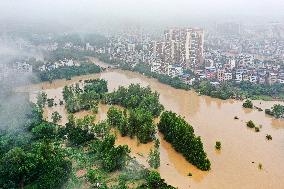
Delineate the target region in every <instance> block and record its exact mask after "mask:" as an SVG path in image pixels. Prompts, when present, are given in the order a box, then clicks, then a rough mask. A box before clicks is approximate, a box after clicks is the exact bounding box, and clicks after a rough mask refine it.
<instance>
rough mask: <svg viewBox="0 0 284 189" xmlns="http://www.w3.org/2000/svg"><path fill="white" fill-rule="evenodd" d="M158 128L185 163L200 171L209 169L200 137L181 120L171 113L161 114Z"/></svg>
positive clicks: (209, 164)
mask: <svg viewBox="0 0 284 189" xmlns="http://www.w3.org/2000/svg"><path fill="white" fill-rule="evenodd" d="M158 128H159V130H160V132H161V133H163V134H164V138H165V140H166V141H168V142H169V143H171V144H172V145H173V147H174V148H175V149H176V151H178V152H180V153H182V154H183V156H184V157H185V158H186V159H187V161H189V162H190V163H192V164H193V165H195V166H196V167H197V168H199V169H201V170H204V171H207V170H209V169H210V166H211V163H210V161H209V159H208V158H207V155H206V153H205V152H204V149H203V144H202V142H201V139H200V137H196V136H195V134H194V129H193V127H192V126H191V125H189V124H188V123H187V122H186V121H185V120H184V119H183V118H181V117H180V116H177V115H176V114H175V113H173V112H169V111H166V112H163V114H162V115H161V119H160V122H159V124H158Z"/></svg>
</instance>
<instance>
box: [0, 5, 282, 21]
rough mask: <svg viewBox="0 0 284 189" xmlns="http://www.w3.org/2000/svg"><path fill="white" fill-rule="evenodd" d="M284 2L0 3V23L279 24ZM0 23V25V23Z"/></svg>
mask: <svg viewBox="0 0 284 189" xmlns="http://www.w3.org/2000/svg"><path fill="white" fill-rule="evenodd" d="M283 18H284V0H0V20H1V22H3V20H4V21H5V20H8V19H14V20H15V19H16V20H18V21H33V20H36V21H41V22H47V21H54V22H65V23H72V22H77V21H79V22H80V21H84V22H85V21H87V22H90V21H92V22H99V23H104V22H105V21H106V20H108V21H110V20H111V21H113V22H116V21H117V22H120V21H132V22H138V23H141V22H142V23H147V22H152V23H154V24H155V23H157V24H158V23H160V22H163V23H165V22H168V23H170V24H174V23H178V22H179V23H189V22H197V21H198V20H203V21H218V20H219V21H227V20H238V19H239V20H247V19H255V20H257V21H261V20H265V21H281V22H283ZM1 22H0V24H1Z"/></svg>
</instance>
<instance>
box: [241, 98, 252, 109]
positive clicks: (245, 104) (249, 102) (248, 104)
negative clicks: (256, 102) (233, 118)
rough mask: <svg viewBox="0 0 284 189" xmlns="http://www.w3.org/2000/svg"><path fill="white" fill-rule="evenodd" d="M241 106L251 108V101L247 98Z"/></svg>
mask: <svg viewBox="0 0 284 189" xmlns="http://www.w3.org/2000/svg"><path fill="white" fill-rule="evenodd" d="M243 107H244V108H251V109H252V108H253V103H252V101H251V100H249V99H247V100H246V101H245V102H244V103H243Z"/></svg>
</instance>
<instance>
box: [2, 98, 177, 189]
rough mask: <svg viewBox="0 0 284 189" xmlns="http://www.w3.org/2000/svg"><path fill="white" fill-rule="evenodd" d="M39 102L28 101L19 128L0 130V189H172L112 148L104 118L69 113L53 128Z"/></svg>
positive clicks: (125, 149) (126, 153)
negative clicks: (64, 119) (27, 106)
mask: <svg viewBox="0 0 284 189" xmlns="http://www.w3.org/2000/svg"><path fill="white" fill-rule="evenodd" d="M40 95H42V94H40ZM39 99H40V98H39ZM39 104H40V103H39ZM41 105H42V106H38V105H35V104H31V109H30V112H27V118H28V119H27V121H26V124H25V126H24V127H23V128H22V129H21V130H18V131H17V130H13V131H8V130H6V131H3V130H1V132H0V139H1V143H0V147H1V148H0V188H3V189H11V188H46V189H49V188H82V186H88V187H90V188H93V187H97V188H104V189H113V188H115V189H127V188H129V184H130V185H131V188H137V189H156V188H161V189H172V188H174V187H172V186H169V185H167V184H166V183H165V182H164V180H163V179H161V177H160V175H159V173H158V172H156V171H150V170H147V169H145V168H143V167H142V166H140V165H139V164H137V162H136V161H135V160H133V159H132V158H130V156H129V149H128V147H127V146H126V145H125V146H120V145H119V146H115V145H114V141H115V137H114V136H113V135H112V134H111V133H110V127H109V126H108V124H107V122H100V123H97V124H94V122H93V121H94V118H95V117H94V116H86V117H84V118H82V119H75V117H74V116H73V115H72V114H70V116H69V117H68V123H67V124H66V125H65V127H64V126H59V125H57V124H54V123H50V122H47V121H45V120H44V119H43V114H42V112H43V109H42V108H44V107H45V106H46V101H45V103H43V102H41ZM23 133H24V135H23ZM117 171H118V172H117ZM80 172H83V173H84V174H83V175H82V176H79V175H78V174H79V173H80ZM114 172H116V174H115V175H116V176H115V178H112V179H110V176H111V175H112V174H113V173H114ZM111 177H113V176H111Z"/></svg>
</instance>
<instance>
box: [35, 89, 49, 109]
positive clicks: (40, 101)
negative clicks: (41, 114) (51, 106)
mask: <svg viewBox="0 0 284 189" xmlns="http://www.w3.org/2000/svg"><path fill="white" fill-rule="evenodd" d="M46 102H47V94H46V93H45V92H41V93H39V94H38V95H37V102H36V104H37V105H38V107H40V108H43V107H44V106H45V104H46Z"/></svg>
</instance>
